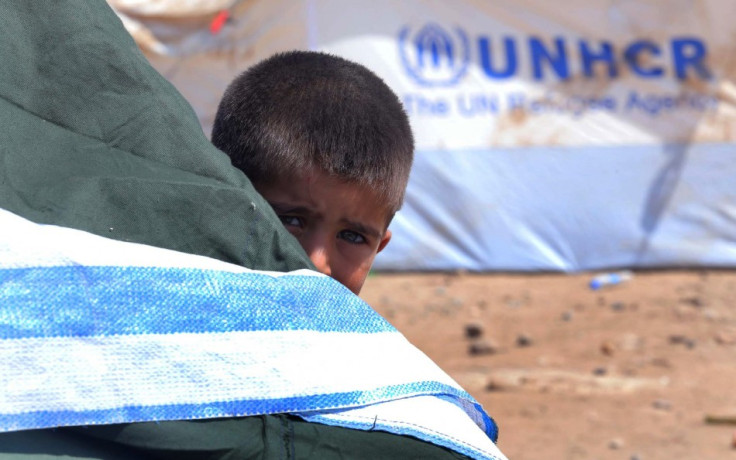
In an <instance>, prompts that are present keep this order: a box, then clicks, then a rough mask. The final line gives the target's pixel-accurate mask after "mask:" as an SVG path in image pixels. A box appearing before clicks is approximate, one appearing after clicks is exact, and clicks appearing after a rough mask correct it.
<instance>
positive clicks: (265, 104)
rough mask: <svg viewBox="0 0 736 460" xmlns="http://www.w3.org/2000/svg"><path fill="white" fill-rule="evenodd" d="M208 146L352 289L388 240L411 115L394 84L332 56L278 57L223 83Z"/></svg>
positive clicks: (405, 166) (404, 175)
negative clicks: (225, 156)
mask: <svg viewBox="0 0 736 460" xmlns="http://www.w3.org/2000/svg"><path fill="white" fill-rule="evenodd" d="M212 142H213V143H214V144H215V146H217V147H218V148H219V149H220V150H222V151H224V152H225V153H227V154H228V155H229V156H230V159H231V161H232V163H233V165H235V166H236V167H238V168H239V169H241V170H242V171H243V172H244V173H245V174H246V175H247V176H248V177H249V178H250V180H251V182H253V185H254V186H255V188H256V190H258V192H260V193H261V194H262V195H263V196H264V197H265V198H266V200H267V201H268V202H269V203H270V204H271V206H272V207H273V208H274V210H275V211H276V214H277V215H278V216H279V217H280V218H281V221H282V222H283V223H284V225H285V226H286V227H287V229H289V231H290V232H291V233H292V234H293V235H294V236H295V237H296V238H297V239H298V240H299V242H300V243H301V245H302V247H304V249H305V250H306V251H307V254H309V256H310V259H312V261H313V262H314V264H315V265H316V266H317V269H319V270H320V271H321V272H323V273H326V274H329V275H331V276H332V277H333V278H336V279H337V280H338V281H340V282H342V283H343V284H345V285H346V286H347V287H348V288H350V289H351V290H352V291H353V292H355V293H358V292H359V291H360V288H361V287H362V285H363V282H364V281H365V276H366V275H367V274H368V271H369V270H370V266H371V264H372V262H373V258H374V257H375V255H376V254H377V253H378V252H380V251H381V250H382V249H383V248H384V247H385V246H386V244H387V243H388V241H389V239H390V237H391V234H390V231H388V224H389V223H390V222H391V219H392V217H393V215H394V214H395V213H396V211H397V210H398V209H399V208H400V207H401V204H402V202H403V198H404V191H405V189H406V184H407V181H408V177H409V171H410V169H411V164H412V157H413V151H414V141H413V137H412V133H411V128H410V126H409V120H408V118H407V116H406V113H405V112H404V109H403V107H402V105H401V102H400V101H399V99H398V98H397V97H396V95H395V94H394V93H393V92H392V91H391V89H390V88H389V87H388V86H387V85H386V84H385V83H384V82H383V81H382V80H381V79H380V78H379V77H377V76H376V75H375V74H373V73H372V72H371V71H369V70H368V69H366V68H365V67H363V66H361V65H359V64H356V63H354V62H350V61H347V60H345V59H342V58H339V57H337V56H332V55H329V54H325V53H319V52H309V51H292V52H288V53H282V54H277V55H275V56H273V57H271V58H269V59H266V60H264V61H262V62H260V63H259V64H256V65H255V66H253V67H251V68H250V69H248V70H247V71H246V72H244V73H243V74H241V75H240V76H238V77H237V78H236V79H235V80H234V81H233V82H232V83H231V84H230V86H229V87H228V89H227V90H226V92H225V95H224V96H223V99H222V101H221V102H220V105H219V107H218V110H217V115H216V117H215V123H214V127H213V130H212Z"/></svg>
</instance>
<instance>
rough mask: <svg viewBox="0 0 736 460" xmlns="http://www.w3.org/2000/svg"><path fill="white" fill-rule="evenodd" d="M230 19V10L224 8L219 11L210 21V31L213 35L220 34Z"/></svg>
mask: <svg viewBox="0 0 736 460" xmlns="http://www.w3.org/2000/svg"><path fill="white" fill-rule="evenodd" d="M228 19H230V11H228V10H222V11H220V12H219V13H217V16H215V18H214V19H213V20H212V22H211V23H210V33H212V34H213V35H215V34H219V33H220V31H221V30H222V27H223V26H224V25H225V23H226V22H227V20H228Z"/></svg>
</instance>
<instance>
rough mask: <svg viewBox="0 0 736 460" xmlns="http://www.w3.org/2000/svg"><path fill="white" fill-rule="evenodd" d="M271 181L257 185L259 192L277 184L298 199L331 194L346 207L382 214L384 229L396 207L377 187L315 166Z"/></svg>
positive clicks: (306, 200) (305, 200)
mask: <svg viewBox="0 0 736 460" xmlns="http://www.w3.org/2000/svg"><path fill="white" fill-rule="evenodd" d="M269 182H270V184H261V186H260V187H259V186H258V185H256V188H257V189H258V190H259V191H260V190H261V188H262V187H264V186H265V187H268V188H270V186H271V185H276V184H278V185H276V186H277V187H279V188H282V191H284V192H287V190H283V188H284V187H286V188H288V189H289V190H288V192H290V193H289V195H290V196H291V197H292V198H298V199H299V200H304V202H308V201H310V200H312V199H314V198H315V196H322V197H331V198H335V199H338V200H339V201H341V202H342V203H343V204H345V205H347V207H354V208H359V209H362V210H363V211H365V214H366V215H375V216H380V217H381V220H382V221H381V222H380V223H381V224H383V228H382V229H381V230H385V229H386V228H387V227H388V225H389V223H390V222H391V220H392V219H393V216H394V213H395V210H394V209H393V207H392V206H391V205H390V203H389V202H388V199H387V198H386V197H385V194H384V193H381V191H380V190H379V189H377V188H376V187H373V186H370V185H367V184H362V183H360V182H358V181H351V180H348V179H344V178H341V177H338V176H334V175H330V174H327V173H326V172H324V171H322V170H320V169H318V168H316V167H308V168H303V169H301V170H299V171H294V172H291V173H288V174H283V175H282V176H281V177H280V178H277V179H275V180H273V181H269Z"/></svg>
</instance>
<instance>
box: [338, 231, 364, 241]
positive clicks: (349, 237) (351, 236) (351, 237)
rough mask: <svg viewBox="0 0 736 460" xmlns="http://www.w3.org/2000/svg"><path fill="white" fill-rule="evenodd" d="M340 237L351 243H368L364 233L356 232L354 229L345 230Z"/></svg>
mask: <svg viewBox="0 0 736 460" xmlns="http://www.w3.org/2000/svg"><path fill="white" fill-rule="evenodd" d="M337 237H338V238H340V239H342V240H345V241H347V242H348V243H350V244H364V243H366V239H365V237H364V236H363V235H361V234H360V233H357V232H354V231H352V230H343V231H341V232H340V233H339V234H338V235H337Z"/></svg>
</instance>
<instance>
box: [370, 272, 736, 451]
mask: <svg viewBox="0 0 736 460" xmlns="http://www.w3.org/2000/svg"><path fill="white" fill-rule="evenodd" d="M590 278H591V274H578V275H564V274H533V275H529V274H486V275H478V274H464V273H456V274H377V275H372V276H371V277H369V279H368V281H367V282H366V285H365V287H364V289H363V293H362V297H363V298H364V299H365V300H366V301H367V302H368V303H369V304H370V305H371V306H373V307H374V308H375V309H376V310H377V311H378V312H379V313H381V314H382V315H383V316H384V317H385V318H386V319H388V320H389V321H390V322H391V323H392V324H393V325H394V326H396V327H397V328H398V329H399V330H400V331H401V332H403V333H404V335H405V336H406V337H407V338H408V339H409V340H410V341H411V342H412V343H414V344H415V345H416V346H417V347H419V348H420V349H421V350H423V351H424V352H425V353H426V354H427V355H429V356H430V357H431V358H432V359H434V361H435V362H437V363H438V364H439V365H440V367H442V368H443V369H444V370H445V371H447V372H448V373H449V374H450V375H452V376H453V377H454V378H455V379H456V380H457V381H458V382H459V383H460V384H461V385H462V386H463V387H464V388H465V389H466V390H467V391H468V392H470V393H471V394H472V395H473V396H474V397H475V398H476V399H477V400H478V401H479V402H480V403H481V404H482V405H483V407H484V408H485V409H486V410H487V411H488V412H489V414H490V415H491V416H492V417H493V418H494V419H495V420H496V422H497V423H498V424H499V426H500V439H499V447H500V448H501V450H502V451H503V452H504V453H505V454H506V455H507V456H508V457H509V458H510V459H512V460H539V459H547V460H556V459H570V460H572V459H600V460H607V459H624V460H664V459H667V460H671V459H699V460H701V459H714V460H720V459H736V448H734V444H733V443H734V436H735V434H736V425H732V424H731V425H729V424H714V423H710V422H707V421H706V417H707V416H709V415H710V416H716V417H721V416H728V415H730V416H731V417H734V418H736V359H735V358H736V271H665V272H663V271H649V272H637V273H635V274H634V278H633V279H631V280H630V281H628V282H625V283H623V284H620V285H617V286H610V287H607V288H604V289H601V290H597V291H594V290H591V289H590V288H589V287H588V282H589V280H590ZM471 336H475V337H471Z"/></svg>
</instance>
